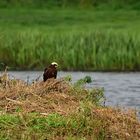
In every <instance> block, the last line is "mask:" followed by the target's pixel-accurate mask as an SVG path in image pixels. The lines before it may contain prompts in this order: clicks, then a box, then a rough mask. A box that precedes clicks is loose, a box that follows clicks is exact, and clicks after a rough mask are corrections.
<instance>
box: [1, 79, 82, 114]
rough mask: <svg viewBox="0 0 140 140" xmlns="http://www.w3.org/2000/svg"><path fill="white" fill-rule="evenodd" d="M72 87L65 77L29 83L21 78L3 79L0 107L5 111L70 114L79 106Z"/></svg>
mask: <svg viewBox="0 0 140 140" xmlns="http://www.w3.org/2000/svg"><path fill="white" fill-rule="evenodd" d="M71 94H72V87H71V86H70V85H69V84H68V83H67V82H66V81H64V80H63V79H60V80H54V79H50V80H48V81H47V82H45V83H44V82H34V83H32V84H29V85H27V83H26V82H24V81H21V80H5V81H4V80H3V81H2V82H1V83H0V100H1V102H0V108H1V109H2V110H3V111H4V112H9V113H14V112H16V111H17V109H20V110H22V111H23V112H26V113H27V112H39V113H54V112H55V113H60V114H65V115H66V114H68V113H69V112H72V111H73V110H74V109H76V108H77V106H78V104H79V103H78V102H77V98H76V97H74V96H73V95H71Z"/></svg>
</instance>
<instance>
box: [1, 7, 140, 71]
mask: <svg viewBox="0 0 140 140" xmlns="http://www.w3.org/2000/svg"><path fill="white" fill-rule="evenodd" d="M139 13H140V12H139V11H133V10H129V11H127V10H118V11H111V10H110V11H106V10H104V11H101V10H94V9H92V8H91V9H89V10H82V9H79V10H78V9H69V8H68V9H65V8H64V9H52V10H47V9H42V10H41V9H28V8H27V9H21V8H17V9H16V8H15V9H0V18H1V20H0V61H1V62H4V63H6V64H7V65H8V66H10V67H11V69H43V68H44V67H45V66H46V65H48V64H50V63H51V62H52V61H56V62H58V63H59V64H60V66H61V68H60V69H61V70H112V71H115V70H122V71H125V70H140V45H139V44H140V34H139V31H140V20H139V19H140V16H139V15H140V14H139Z"/></svg>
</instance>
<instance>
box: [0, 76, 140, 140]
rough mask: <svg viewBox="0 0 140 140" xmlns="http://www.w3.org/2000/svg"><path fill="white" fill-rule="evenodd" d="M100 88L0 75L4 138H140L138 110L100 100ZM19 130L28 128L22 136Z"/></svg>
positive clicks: (1, 119)
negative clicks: (104, 102) (104, 105)
mask: <svg viewBox="0 0 140 140" xmlns="http://www.w3.org/2000/svg"><path fill="white" fill-rule="evenodd" d="M100 92H101V91H100V90H97V89H93V90H87V89H85V88H83V87H81V86H80V87H75V86H73V85H72V84H70V83H69V82H67V81H65V80H64V79H59V80H54V79H50V80H48V81H47V82H45V83H44V82H39V81H38V82H34V83H32V84H27V83H26V82H24V81H21V80H16V79H15V80H10V79H8V76H7V75H6V74H4V75H3V76H1V78H0V110H1V113H0V128H1V132H0V138H1V139H2V138H7V135H5V134H8V138H13V139H42V140H43V139H45V138H47V139H89V140H90V139H93V138H95V140H96V139H99V140H100V139H101V140H132V139H135V140H139V138H140V122H139V121H138V119H137V117H136V113H135V111H132V110H122V109H118V108H117V109H115V108H109V107H103V106H101V105H99V104H97V101H98V102H99V97H98V96H99V95H100ZM33 112H35V113H37V115H35V116H34V115H32V113H33ZM11 115H12V116H11ZM3 116H4V117H3ZM29 130H30V131H29ZM17 131H19V132H22V131H24V133H23V134H22V137H21V136H20V134H18V133H17ZM9 132H10V133H9ZM93 140H94V139H93Z"/></svg>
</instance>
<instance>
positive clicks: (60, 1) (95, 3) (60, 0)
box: [0, 0, 140, 9]
mask: <svg viewBox="0 0 140 140" xmlns="http://www.w3.org/2000/svg"><path fill="white" fill-rule="evenodd" d="M0 7H2V8H5V7H8V8H11V7H28V8H29V7H30V8H40V7H41V8H52V7H81V8H89V7H94V8H107V9H108V8H109V9H120V8H129V9H140V1H139V0H1V1H0Z"/></svg>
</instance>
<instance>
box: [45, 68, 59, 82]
mask: <svg viewBox="0 0 140 140" xmlns="http://www.w3.org/2000/svg"><path fill="white" fill-rule="evenodd" d="M56 76H57V70H56V69H54V68H51V67H48V68H45V70H44V74H43V80H44V81H46V80H47V79H49V78H56Z"/></svg>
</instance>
